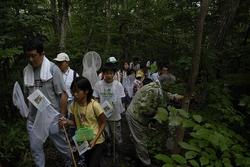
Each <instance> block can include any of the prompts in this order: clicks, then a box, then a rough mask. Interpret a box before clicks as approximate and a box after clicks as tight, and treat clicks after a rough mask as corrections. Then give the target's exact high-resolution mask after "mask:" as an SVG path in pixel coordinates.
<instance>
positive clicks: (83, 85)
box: [70, 76, 93, 103]
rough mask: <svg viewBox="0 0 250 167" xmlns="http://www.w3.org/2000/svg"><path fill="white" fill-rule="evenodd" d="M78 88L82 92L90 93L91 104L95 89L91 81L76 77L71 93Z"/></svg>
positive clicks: (88, 95)
mask: <svg viewBox="0 0 250 167" xmlns="http://www.w3.org/2000/svg"><path fill="white" fill-rule="evenodd" d="M76 87H77V88H78V89H80V90H82V91H88V94H87V102H88V103H89V102H90V101H91V99H92V94H93V89H92V86H91V84H90V82H89V80H88V79H87V78H85V77H82V76H79V77H76V78H75V79H74V80H73V82H72V84H71V86H70V90H71V92H74V88H76Z"/></svg>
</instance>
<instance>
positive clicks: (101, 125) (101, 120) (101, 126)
mask: <svg viewBox="0 0 250 167" xmlns="http://www.w3.org/2000/svg"><path fill="white" fill-rule="evenodd" d="M97 121H98V126H99V129H98V132H97V134H96V137H95V139H94V140H93V141H92V142H91V143H90V144H91V148H93V147H94V146H95V144H96V142H97V140H98V139H99V137H100V136H101V135H102V132H103V130H104V128H105V124H106V116H105V115H104V113H101V114H100V115H99V116H98V118H97Z"/></svg>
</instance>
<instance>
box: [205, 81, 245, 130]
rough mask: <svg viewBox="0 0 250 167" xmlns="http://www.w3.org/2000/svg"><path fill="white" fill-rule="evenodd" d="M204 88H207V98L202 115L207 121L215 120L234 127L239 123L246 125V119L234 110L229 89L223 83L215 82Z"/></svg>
mask: <svg viewBox="0 0 250 167" xmlns="http://www.w3.org/2000/svg"><path fill="white" fill-rule="evenodd" d="M204 87H206V90H205V91H206V94H207V96H206V103H205V104H204V105H203V106H202V109H201V110H202V112H201V114H202V115H203V116H204V117H205V118H206V119H207V120H215V121H220V122H224V123H226V124H232V125H233V124H235V122H237V123H238V124H239V125H241V126H243V125H244V121H243V118H244V117H243V116H242V114H241V113H240V112H239V111H237V110H236V109H235V108H234V106H233V103H232V97H231V96H230V94H229V89H228V88H227V87H225V86H224V84H223V83H222V82H220V81H217V82H213V83H210V84H206V85H204ZM201 89H203V87H202V88H201ZM207 113H209V114H207Z"/></svg>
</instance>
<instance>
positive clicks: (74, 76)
mask: <svg viewBox="0 0 250 167" xmlns="http://www.w3.org/2000/svg"><path fill="white" fill-rule="evenodd" d="M75 78H76V71H75V70H74V75H73V80H75Z"/></svg>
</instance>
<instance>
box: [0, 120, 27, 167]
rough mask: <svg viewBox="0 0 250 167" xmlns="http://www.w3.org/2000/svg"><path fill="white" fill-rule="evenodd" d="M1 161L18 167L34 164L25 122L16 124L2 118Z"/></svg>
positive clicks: (0, 136)
mask: <svg viewBox="0 0 250 167" xmlns="http://www.w3.org/2000/svg"><path fill="white" fill-rule="evenodd" d="M0 129H1V135H0V141H1V145H0V161H1V162H3V163H4V164H5V163H6V164H8V165H10V164H12V165H13V166H17V167H24V166H25V167H26V166H27V167H28V166H31V164H32V159H31V155H30V153H29V149H28V148H29V147H28V145H29V144H28V138H27V132H26V131H24V130H23V129H25V123H24V122H23V121H22V122H17V123H16V124H15V125H14V126H13V125H11V126H10V125H9V124H7V123H5V122H4V121H3V120H0Z"/></svg>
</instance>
